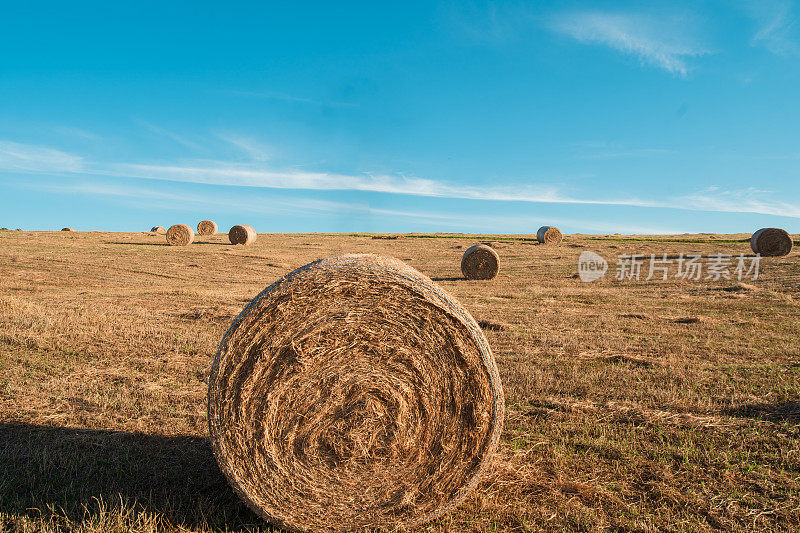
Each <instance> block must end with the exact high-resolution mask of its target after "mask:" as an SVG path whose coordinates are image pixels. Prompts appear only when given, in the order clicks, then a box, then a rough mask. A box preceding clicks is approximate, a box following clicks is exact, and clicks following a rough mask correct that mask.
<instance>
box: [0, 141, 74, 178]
mask: <svg viewBox="0 0 800 533" xmlns="http://www.w3.org/2000/svg"><path fill="white" fill-rule="evenodd" d="M83 168H84V164H83V158H82V157H80V156H77V155H74V154H70V153H67V152H62V151H61V150H54V149H52V148H47V147H44V146H37V145H33V144H22V143H18V142H13V141H0V169H4V170H10V171H17V172H80V171H81V170H83Z"/></svg>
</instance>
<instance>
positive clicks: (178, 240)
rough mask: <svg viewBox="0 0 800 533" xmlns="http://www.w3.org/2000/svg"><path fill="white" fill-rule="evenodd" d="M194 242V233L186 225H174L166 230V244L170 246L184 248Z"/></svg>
mask: <svg viewBox="0 0 800 533" xmlns="http://www.w3.org/2000/svg"><path fill="white" fill-rule="evenodd" d="M192 241H194V231H193V230H192V228H190V227H189V226H187V225H186V224H175V225H174V226H170V228H169V229H168V230H167V243H168V244H169V245H170V246H186V245H187V244H191V243H192Z"/></svg>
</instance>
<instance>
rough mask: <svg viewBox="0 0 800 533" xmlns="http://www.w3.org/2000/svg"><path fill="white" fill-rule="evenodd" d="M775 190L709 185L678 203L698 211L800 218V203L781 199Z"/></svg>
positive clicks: (682, 198) (680, 199) (683, 197)
mask: <svg viewBox="0 0 800 533" xmlns="http://www.w3.org/2000/svg"><path fill="white" fill-rule="evenodd" d="M778 198H780V196H778V195H776V194H775V192H774V191H767V190H762V189H757V188H754V187H749V188H747V189H723V188H720V187H708V188H706V189H703V190H700V191H697V192H695V193H692V194H689V195H686V196H682V197H679V198H678V199H677V201H676V203H677V204H681V203H684V204H685V205H686V207H688V208H689V209H694V210H698V211H721V212H726V213H758V214H762V215H773V216H783V217H792V218H800V204H796V203H790V202H786V201H783V200H779V199H778Z"/></svg>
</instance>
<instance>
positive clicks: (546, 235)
mask: <svg viewBox="0 0 800 533" xmlns="http://www.w3.org/2000/svg"><path fill="white" fill-rule="evenodd" d="M563 239H564V235H563V234H562V233H561V230H560V229H558V228H557V227H555V226H542V227H541V228H539V231H537V232H536V240H537V241H539V244H558V243H560V242H561V241H562V240H563Z"/></svg>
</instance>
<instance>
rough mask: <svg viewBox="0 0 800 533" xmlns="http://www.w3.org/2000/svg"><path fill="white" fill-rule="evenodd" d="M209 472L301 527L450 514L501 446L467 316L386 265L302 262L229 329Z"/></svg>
mask: <svg viewBox="0 0 800 533" xmlns="http://www.w3.org/2000/svg"><path fill="white" fill-rule="evenodd" d="M208 384H209V386H208V419H209V429H210V433H211V440H212V444H213V448H214V453H215V455H216V458H217V461H218V462H219V464H220V468H221V469H222V471H223V472H224V473H225V475H226V476H227V478H228V480H229V481H230V483H231V485H232V486H233V488H234V490H235V491H236V492H237V494H239V496H240V497H241V498H242V499H243V500H244V501H245V502H247V504H248V505H249V506H250V507H251V508H252V509H253V510H254V511H255V512H256V513H258V514H259V515H261V516H262V517H264V518H265V519H267V520H269V521H270V522H272V523H274V524H277V525H279V526H281V527H284V528H289V529H293V530H300V531H344V530H354V529H363V528H379V529H396V528H403V527H411V526H414V525H418V524H421V523H424V522H426V521H428V520H431V519H433V518H435V517H437V516H440V515H441V514H443V513H444V512H446V511H447V510H449V509H451V508H453V507H454V506H456V505H458V504H459V503H460V502H461V501H462V500H463V499H464V498H465V497H466V495H467V493H468V492H469V491H470V490H471V489H472V488H473V487H474V486H475V484H476V483H477V481H478V479H479V477H480V476H481V474H482V473H483V472H484V470H485V468H486V466H487V464H488V462H489V461H490V458H491V455H492V453H493V452H494V450H495V448H496V447H497V443H498V440H499V438H500V432H501V430H502V422H503V411H504V400H503V390H502V385H501V383H500V378H499V376H498V372H497V367H496V364H495V360H494V357H493V356H492V352H491V350H490V348H489V344H488V342H487V341H486V337H485V336H484V334H483V332H482V331H481V329H480V328H479V327H478V325H477V324H476V323H475V320H474V319H473V318H472V317H471V316H470V315H469V313H468V312H467V311H466V310H465V309H464V308H463V307H462V306H461V305H460V304H459V303H458V302H456V301H455V300H454V299H453V298H452V297H451V296H449V295H448V294H447V293H445V292H444V291H443V290H442V289H441V288H439V287H438V286H437V285H436V284H434V283H433V282H432V281H431V280H430V279H429V278H427V277H426V276H424V275H422V274H420V273H419V272H417V271H416V270H414V269H413V268H411V267H409V266H408V265H406V264H404V263H402V262H400V261H398V260H396V259H392V258H388V257H381V256H376V255H371V254H361V255H343V256H336V257H330V258H327V259H322V260H320V261H316V262H314V263H310V264H308V265H306V266H304V267H301V268H299V269H297V270H295V271H293V272H291V273H290V274H288V275H286V276H285V277H283V278H282V279H280V280H278V281H277V282H275V283H274V284H272V285H270V286H269V287H267V288H266V289H265V290H264V291H263V292H262V293H261V294H259V295H258V296H256V297H255V298H254V299H253V301H251V302H250V304H249V305H248V306H247V307H245V309H244V310H243V311H242V313H241V314H240V315H239V316H238V317H236V319H234V321H233V323H232V325H231V326H230V328H229V329H228V331H227V332H226V333H225V335H224V337H223V338H222V341H221V343H220V345H219V348H218V350H217V353H216V356H215V358H214V362H213V364H212V367H211V373H210V376H209V380H208Z"/></svg>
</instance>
